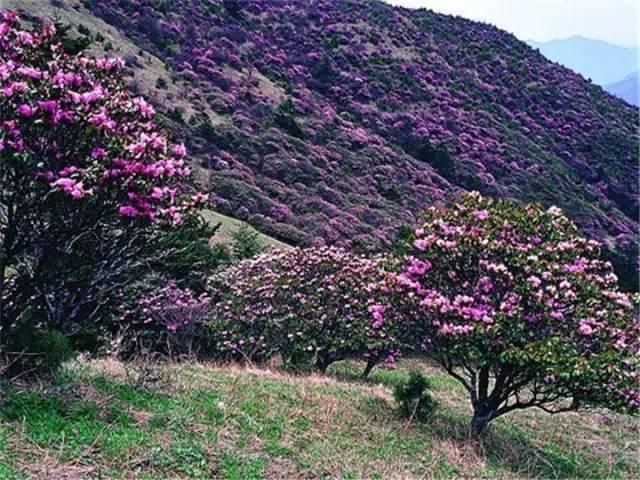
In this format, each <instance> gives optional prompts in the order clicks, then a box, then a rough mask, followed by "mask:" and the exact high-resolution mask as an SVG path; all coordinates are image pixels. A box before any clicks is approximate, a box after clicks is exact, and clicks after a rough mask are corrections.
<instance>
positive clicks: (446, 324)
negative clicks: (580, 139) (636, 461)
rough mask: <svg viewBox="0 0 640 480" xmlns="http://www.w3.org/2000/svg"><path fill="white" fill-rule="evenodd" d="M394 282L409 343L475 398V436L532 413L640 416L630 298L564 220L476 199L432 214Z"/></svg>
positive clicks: (639, 349) (637, 347)
mask: <svg viewBox="0 0 640 480" xmlns="http://www.w3.org/2000/svg"><path fill="white" fill-rule="evenodd" d="M390 281H391V283H390V285H389V286H390V288H391V289H392V290H393V291H394V292H396V294H397V296H398V305H403V309H404V314H405V318H404V321H407V322H409V323H410V324H411V326H412V330H413V337H412V338H410V339H409V340H411V341H414V342H415V345H416V347H417V348H420V349H422V350H423V351H424V352H425V353H426V354H427V355H428V356H430V357H432V358H433V359H435V360H436V361H437V362H438V363H440V364H441V365H442V366H443V367H444V368H445V369H446V370H447V372H449V374H451V375H452V376H453V377H454V378H456V379H457V380H459V381H460V382H461V383H462V384H463V385H464V387H465V388H466V389H467V391H468V392H469V395H470V398H471V403H472V405H473V410H474V416H473V420H472V428H473V430H474V431H476V432H481V431H483V430H484V428H485V427H486V426H487V424H488V423H489V422H490V421H491V420H492V419H494V418H496V417H498V416H500V415H504V414H505V413H508V412H510V411H513V410H516V409H523V408H527V407H534V406H535V407H539V408H541V409H543V410H545V411H549V412H560V411H567V410H573V409H576V408H579V407H599V406H602V407H608V408H612V409H615V410H622V411H631V412H633V411H637V410H638V408H639V407H640V388H639V380H640V364H639V358H640V357H639V356H638V354H639V353H640V336H639V334H640V322H639V320H638V317H637V315H636V312H634V308H633V305H632V300H631V298H630V295H628V294H625V293H621V292H620V291H619V290H618V286H617V278H616V275H615V274H614V273H613V272H612V268H611V264H610V263H609V262H605V261H602V260H600V244H599V243H598V242H595V241H592V240H586V239H585V238H583V237H581V236H579V235H578V233H577V230H576V227H575V226H574V224H573V223H572V222H570V221H569V220H568V219H567V218H566V217H565V216H564V214H563V213H562V211H561V210H560V209H558V208H555V207H552V208H550V209H548V210H546V211H545V210H544V209H543V208H542V207H540V206H539V205H532V204H518V203H513V202H511V201H494V200H492V199H490V198H483V197H482V196H480V195H479V194H477V193H472V194H466V195H464V196H463V197H462V198H461V200H460V201H459V203H457V204H456V205H455V206H453V207H451V208H446V209H437V208H430V209H429V210H427V211H426V212H425V213H424V215H423V216H422V217H421V220H420V222H419V223H418V227H417V229H416V230H415V234H414V236H413V237H412V239H411V245H410V251H408V253H407V255H406V257H405V259H404V265H403V267H402V268H401V270H400V273H399V274H398V275H397V276H396V277H393V278H391V279H390Z"/></svg>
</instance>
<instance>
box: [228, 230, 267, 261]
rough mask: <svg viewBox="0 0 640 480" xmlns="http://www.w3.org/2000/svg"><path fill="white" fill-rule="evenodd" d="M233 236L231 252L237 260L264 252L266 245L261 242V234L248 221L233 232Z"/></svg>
mask: <svg viewBox="0 0 640 480" xmlns="http://www.w3.org/2000/svg"><path fill="white" fill-rule="evenodd" d="M231 237H232V238H233V243H232V245H231V252H232V254H233V257H234V258H235V259H236V260H244V259H247V258H251V257H255V256H256V255H259V254H260V253H262V252H264V246H263V245H262V243H261V242H260V234H259V233H258V232H256V231H255V230H253V229H252V228H250V227H249V226H248V225H247V224H246V223H243V224H242V226H241V227H240V228H239V229H238V230H236V231H235V232H233V233H232V234H231Z"/></svg>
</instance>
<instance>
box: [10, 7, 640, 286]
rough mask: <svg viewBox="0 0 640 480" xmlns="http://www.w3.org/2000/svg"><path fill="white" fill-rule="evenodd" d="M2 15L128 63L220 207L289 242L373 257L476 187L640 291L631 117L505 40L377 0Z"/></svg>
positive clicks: (619, 104)
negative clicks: (576, 230) (79, 38)
mask: <svg viewBox="0 0 640 480" xmlns="http://www.w3.org/2000/svg"><path fill="white" fill-rule="evenodd" d="M2 5H3V6H7V7H10V8H14V7H17V8H22V9H24V10H26V11H27V12H29V13H32V14H35V15H42V16H46V17H48V18H50V19H58V20H60V21H63V22H66V23H70V24H71V25H72V26H73V30H74V31H76V32H89V33H90V34H91V35H92V37H93V38H94V40H96V46H100V45H101V46H102V47H103V48H104V50H107V51H108V54H110V55H123V56H124V58H125V60H126V63H127V65H128V67H129V69H130V70H131V72H132V74H133V75H134V77H133V79H132V81H131V88H133V89H135V90H136V91H138V92H140V93H142V94H144V95H146V96H147V97H148V98H149V99H150V100H151V101H152V102H153V103H154V104H155V106H156V109H157V110H158V111H159V112H161V114H163V115H164V117H165V118H164V120H165V122H166V124H167V125H168V126H169V127H171V128H172V129H173V130H174V133H175V135H177V136H178V137H181V138H183V139H184V140H185V142H186V143H187V144H188V146H189V150H190V152H191V155H192V158H193V161H194V164H195V165H197V166H199V167H200V168H199V172H200V173H201V175H202V178H203V181H204V182H205V183H206V184H207V185H208V186H209V189H210V190H211V192H213V193H214V194H215V196H216V198H217V205H216V209H218V210H219V211H220V212H221V213H223V214H225V215H229V216H232V217H235V218H239V219H242V220H245V221H247V222H249V223H250V224H252V225H254V226H255V227H257V228H258V229H259V230H260V231H261V232H264V233H266V234H268V235H270V236H272V237H274V238H277V239H278V240H282V241H285V242H286V243H289V244H293V245H309V244H314V245H318V244H323V243H328V244H338V245H343V246H347V247H353V248H356V249H358V250H378V249H381V248H386V247H388V246H389V245H390V244H391V243H392V242H393V241H394V239H395V238H396V235H397V234H398V229H399V227H400V226H401V225H406V224H407V223H411V222H413V221H414V220H415V214H416V212H418V211H419V210H420V209H422V208H424V207H426V206H429V205H432V204H434V203H437V202H440V201H444V200H446V199H447V198H448V197H449V196H451V195H452V194H455V193H456V192H459V191H461V190H479V191H480V192H482V193H483V194H486V195H492V196H496V197H511V198H517V199H520V200H525V201H539V202H542V203H543V204H545V205H547V206H549V205H552V204H555V205H558V206H560V207H561V208H563V209H565V210H566V212H567V213H568V215H569V216H570V217H571V218H573V219H574V220H575V221H576V222H577V223H578V225H579V227H580V228H581V230H582V231H583V232H584V233H585V234H587V235H588V236H591V237H595V238H598V239H600V240H602V241H603V242H604V243H605V245H606V246H607V247H608V248H609V249H610V250H611V251H615V256H614V257H613V259H614V260H616V261H617V262H618V267H619V272H620V273H622V274H623V275H624V276H625V277H626V278H631V279H635V281H637V276H636V275H635V273H634V270H633V269H634V267H633V265H635V259H636V257H637V252H638V215H639V211H640V209H639V202H640V192H639V186H638V185H639V182H638V168H637V163H638V150H637V149H638V142H639V141H640V139H639V137H638V129H637V123H638V112H637V110H636V109H635V108H633V107H631V106H630V105H628V104H626V103H625V102H623V101H622V100H619V99H617V98H615V97H613V96H611V95H608V94H606V93H605V92H604V91H603V90H602V88H600V87H598V86H596V85H593V84H592V83H590V82H588V81H586V80H585V79H584V78H583V77H581V76H580V75H578V74H577V73H574V72H573V71H571V70H569V69H567V68H565V67H563V66H560V65H557V64H555V63H552V62H550V61H549V60H547V58H545V57H544V56H543V55H541V54H540V53H538V52H537V51H535V50H534V49H532V48H530V47H529V46H528V45H527V44H526V43H524V42H521V41H519V40H518V39H517V38H515V37H514V36H513V35H511V34H509V33H507V32H505V31H502V30H499V29H497V28H495V27H492V26H489V25H486V24H482V23H477V22H472V21H469V20H465V19H462V18H458V17H452V16H447V15H441V14H437V13H434V12H432V11H429V10H426V9H422V10H410V9H403V8H398V7H392V6H390V5H388V4H386V3H383V2H380V1H374V0H357V1H356V0H340V1H335V0H135V1H134V0H100V1H98V0H85V1H83V2H82V3H80V2H78V1H76V0H53V1H50V0H49V1H48V0H4V1H3V2H2ZM98 34H100V35H98ZM628 73H630V72H628ZM616 75H617V74H616ZM622 76H623V75H622ZM622 76H619V77H618V76H616V77H615V78H613V80H618V79H620V78H622Z"/></svg>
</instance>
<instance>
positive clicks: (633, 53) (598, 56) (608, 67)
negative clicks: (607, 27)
mask: <svg viewBox="0 0 640 480" xmlns="http://www.w3.org/2000/svg"><path fill="white" fill-rule="evenodd" d="M528 43H529V44H530V45H531V46H532V47H534V48H538V49H540V52H542V54H543V55H545V56H546V57H547V58H549V59H550V60H552V61H554V62H558V63H560V64H562V65H564V66H565V67H568V68H570V69H571V70H573V71H575V72H578V73H580V74H582V75H584V77H585V78H590V79H591V80H593V82H594V83H597V84H598V85H602V86H605V85H607V84H610V83H615V82H618V81H620V80H622V79H623V78H624V77H626V76H627V75H629V74H630V73H632V72H634V71H635V70H637V69H638V58H639V55H640V50H638V48H631V47H622V46H619V45H612V44H610V43H607V42H603V41H600V40H593V39H590V38H584V37H580V36H575V37H571V38H566V39H562V40H552V41H549V42H536V41H529V42H528Z"/></svg>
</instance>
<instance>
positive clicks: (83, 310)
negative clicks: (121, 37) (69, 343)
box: [0, 12, 206, 346]
mask: <svg viewBox="0 0 640 480" xmlns="http://www.w3.org/2000/svg"><path fill="white" fill-rule="evenodd" d="M63 40H64V38H63V36H62V35H60V34H59V33H58V32H56V30H55V28H54V27H53V26H51V25H47V24H44V23H42V24H38V25H37V26H35V27H34V28H31V29H29V27H24V28H23V27H22V26H21V24H20V23H19V19H18V17H17V16H16V15H14V14H13V13H11V12H4V13H2V15H1V17H0V187H1V188H0V239H1V244H0V346H2V345H4V344H5V343H6V341H7V339H8V338H10V337H11V335H12V332H14V331H15V330H17V329H20V328H24V329H27V330H28V329H30V328H33V327H34V326H35V325H38V326H40V327H43V326H44V328H50V329H55V330H59V331H61V332H63V333H64V334H67V335H76V334H78V332H79V331H80V330H82V329H84V328H88V329H90V330H92V331H93V334H94V338H95V334H96V333H97V332H96V331H95V329H96V328H97V323H98V320H100V319H103V318H105V315H106V313H105V312H106V311H108V310H109V308H111V307H114V304H116V303H117V302H119V299H118V298H117V295H115V294H114V293H115V291H116V290H117V289H119V288H120V287H121V285H122V283H123V282H126V281H128V279H129V278H130V276H131V275H134V274H135V272H136V271H138V269H140V268H143V267H144V265H145V264H146V263H147V261H148V259H149V255H150V249H151V247H152V246H153V244H154V242H155V241H156V239H157V234H158V232H159V231H160V230H161V229H169V228H171V227H173V226H177V225H180V224H182V223H183V220H184V219H185V215H189V212H191V211H192V207H194V206H195V205H196V204H197V203H199V202H201V201H204V200H205V199H206V196H204V195H201V194H197V193H195V191H194V190H193V186H192V184H191V182H190V181H189V175H190V171H189V167H187V165H186V163H185V148H184V146H183V145H182V144H171V143H170V141H169V140H168V137H167V134H166V132H164V131H163V130H161V129H160V128H159V127H158V126H157V125H156V123H155V121H154V110H153V108H152V107H151V106H150V105H149V104H148V103H147V102H146V101H145V100H144V99H142V98H134V97H132V96H131V95H130V94H129V92H128V90H127V88H126V86H125V84H124V82H123V80H122V67H123V62H122V61H121V60H119V59H113V58H89V57H85V56H82V55H81V54H72V53H69V52H68V51H67V50H66V49H65V43H64V41H63ZM163 255H164V252H160V251H154V252H152V253H151V256H152V257H154V261H160V260H161V258H163ZM9 272H10V273H9Z"/></svg>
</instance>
